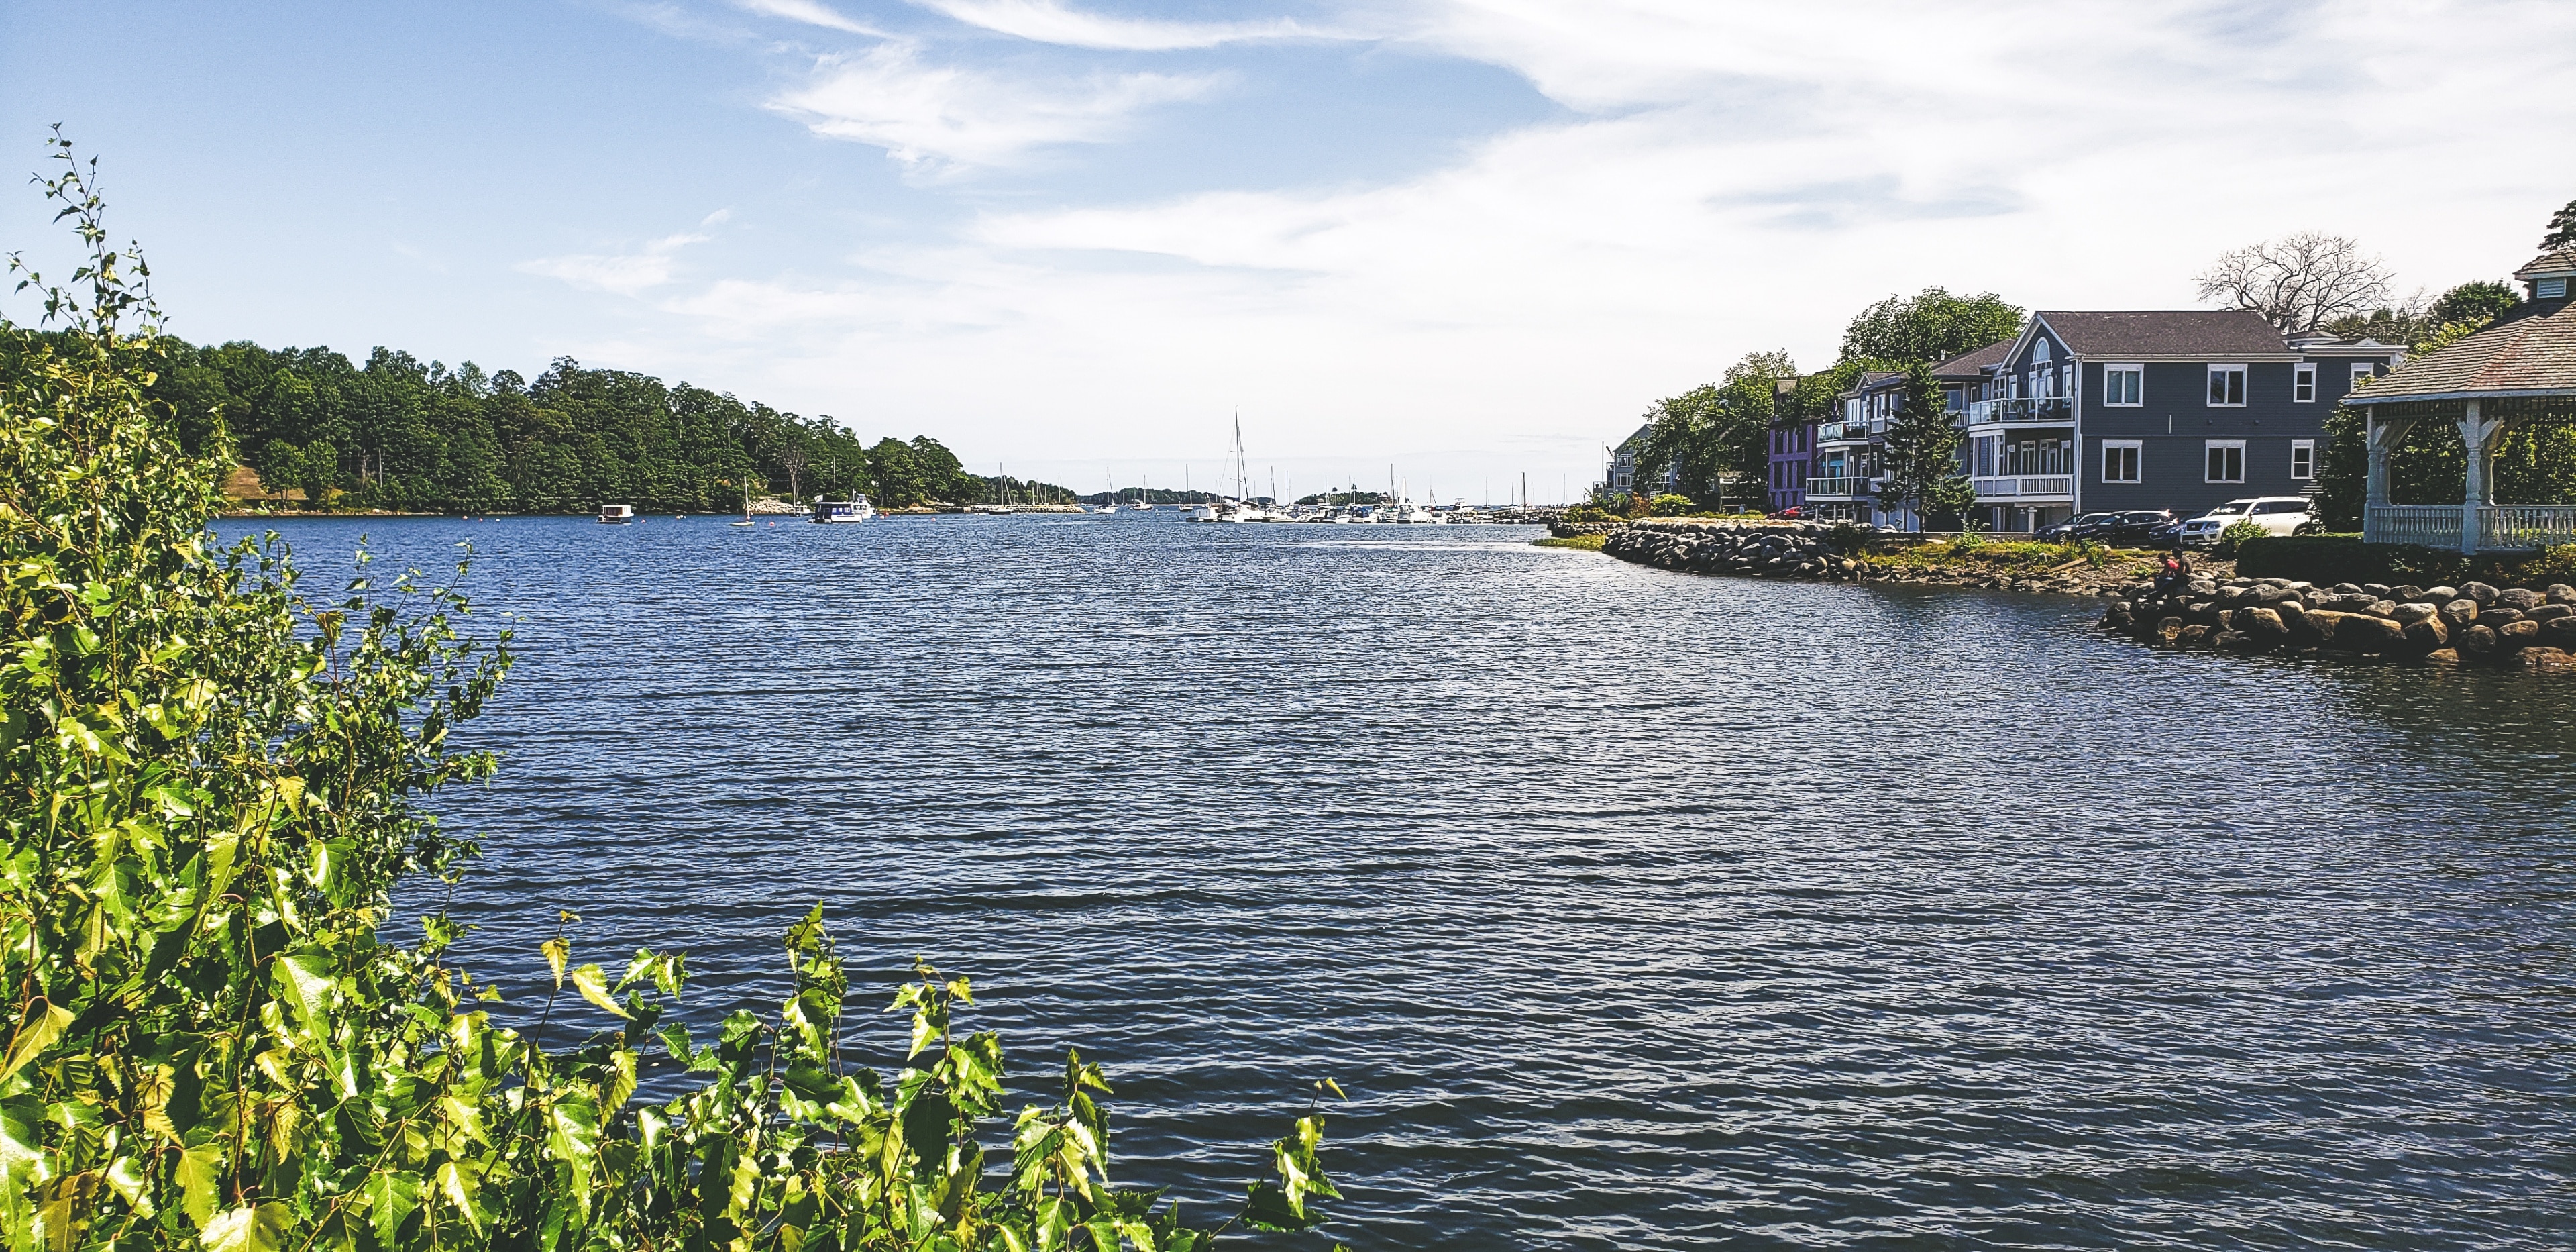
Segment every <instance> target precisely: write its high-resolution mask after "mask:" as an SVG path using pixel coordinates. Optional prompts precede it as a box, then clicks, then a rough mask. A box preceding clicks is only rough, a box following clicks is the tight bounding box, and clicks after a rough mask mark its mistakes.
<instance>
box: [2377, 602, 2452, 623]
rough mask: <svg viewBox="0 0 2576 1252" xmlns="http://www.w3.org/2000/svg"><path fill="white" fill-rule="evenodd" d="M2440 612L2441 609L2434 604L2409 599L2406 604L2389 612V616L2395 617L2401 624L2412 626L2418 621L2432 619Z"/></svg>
mask: <svg viewBox="0 0 2576 1252" xmlns="http://www.w3.org/2000/svg"><path fill="white" fill-rule="evenodd" d="M2440 612H2441V610H2440V609H2437V608H2434V607H2433V606H2432V605H2429V604H2424V603H2421V602H2418V601H2409V602H2407V603H2405V604H2401V605H2398V606H2397V607H2396V608H2395V609H2393V610H2391V611H2390V612H2389V614H2388V616H2389V617H2390V618H2392V619H2394V620H2395V621H2396V622H2397V624H2398V625H2400V626H2412V625H2414V624H2415V623H2417V622H2425V621H2431V620H2432V619H2433V618H2434V617H2435V616H2436V615H2437V614H2439V613H2440Z"/></svg>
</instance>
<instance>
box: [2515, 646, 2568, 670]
mask: <svg viewBox="0 0 2576 1252" xmlns="http://www.w3.org/2000/svg"><path fill="white" fill-rule="evenodd" d="M2514 659H2515V660H2516V661H2518V662H2519V663H2520V664H2521V665H2522V670H2523V672H2524V673H2526V674H2576V652H2568V651H2567V650H2565V649H2563V648H2524V649H2523V650H2522V651H2520V652H2518V653H2515V654H2514Z"/></svg>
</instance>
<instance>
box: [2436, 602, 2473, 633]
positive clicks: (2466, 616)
mask: <svg viewBox="0 0 2576 1252" xmlns="http://www.w3.org/2000/svg"><path fill="white" fill-rule="evenodd" d="M2442 620H2443V621H2446V622H2449V623H2450V624H2451V625H2452V626H2454V627H2459V626H2466V625H2468V624H2469V623H2471V622H2474V621H2476V620H2478V602H2477V601H2475V600H2472V599H2469V598H2468V597H2467V596H2462V597H2460V598H2459V599H2457V600H2453V601H2451V602H2450V603H2448V604H2445V605H2443V606H2442Z"/></svg>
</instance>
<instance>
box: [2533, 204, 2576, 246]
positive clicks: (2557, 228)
mask: <svg viewBox="0 0 2576 1252" xmlns="http://www.w3.org/2000/svg"><path fill="white" fill-rule="evenodd" d="M2569 244H2576V200H2570V201H2568V202H2567V207H2565V208H2562V209H2560V210H2558V211H2557V212H2556V213H2552V214H2550V215H2549V228H2548V229H2547V230H2546V231H2544V232H2542V234H2541V236H2540V246H2541V247H2544V248H2564V247H2566V246H2567V245H2569Z"/></svg>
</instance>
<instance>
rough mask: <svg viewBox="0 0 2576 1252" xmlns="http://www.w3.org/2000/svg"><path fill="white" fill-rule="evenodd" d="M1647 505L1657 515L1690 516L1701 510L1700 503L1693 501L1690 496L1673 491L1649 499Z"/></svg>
mask: <svg viewBox="0 0 2576 1252" xmlns="http://www.w3.org/2000/svg"><path fill="white" fill-rule="evenodd" d="M1646 507H1647V508H1648V509H1650V510H1652V511H1653V512H1654V515H1655V516H1657V517H1688V516H1690V515H1691V514H1693V513H1696V512H1698V511H1699V505H1697V504H1695V503H1693V502H1692V501H1691V498H1690V497H1689V496H1684V495H1675V494H1673V493H1671V492H1666V493H1664V494H1663V495H1660V496H1657V497H1655V498H1654V499H1653V500H1650V501H1648V502H1647V505H1646Z"/></svg>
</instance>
